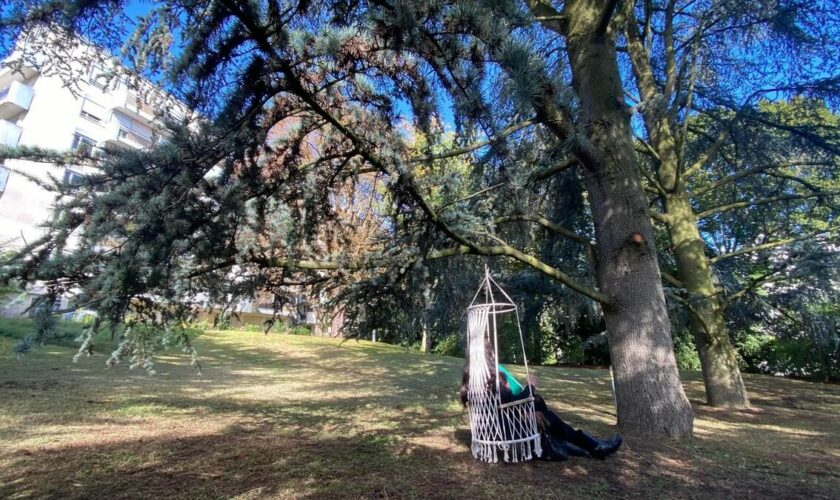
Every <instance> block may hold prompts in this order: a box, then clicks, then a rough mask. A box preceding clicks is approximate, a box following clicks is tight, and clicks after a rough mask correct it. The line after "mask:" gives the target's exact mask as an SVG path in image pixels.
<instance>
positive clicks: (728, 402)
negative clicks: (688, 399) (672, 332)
mask: <svg viewBox="0 0 840 500" xmlns="http://www.w3.org/2000/svg"><path fill="white" fill-rule="evenodd" d="M665 209H666V211H667V213H668V227H669V230H670V233H671V242H672V243H673V245H674V255H675V257H676V259H677V267H678V269H679V274H680V279H681V280H682V283H683V286H684V287H685V289H686V291H687V292H688V297H687V300H688V304H689V307H690V311H689V316H690V318H691V320H690V323H689V324H690V326H691V330H692V333H693V334H694V342H695V344H696V345H697V352H698V354H699V356H700V364H701V366H702V369H703V382H704V384H705V387H706V400H707V402H708V404H710V405H712V406H722V407H727V408H748V407H749V406H750V401H749V397H748V396H747V391H746V388H745V387H744V382H743V380H742V379H741V372H740V370H739V369H738V359H737V356H736V354H735V348H734V347H733V346H732V343H731V342H730V341H729V333H728V332H727V329H726V323H725V322H724V316H723V313H724V306H723V303H722V300H721V297H720V295H719V294H718V293H717V290H716V287H715V282H714V276H713V274H712V267H711V264H710V263H709V258H708V257H707V256H706V254H705V249H706V244H705V243H704V242H703V239H702V238H701V236H700V232H699V231H698V229H697V217H696V216H695V214H694V211H693V210H692V209H691V205H690V203H689V200H688V198H687V197H686V196H684V195H680V194H676V195H672V196H669V197H667V198H666V201H665Z"/></svg>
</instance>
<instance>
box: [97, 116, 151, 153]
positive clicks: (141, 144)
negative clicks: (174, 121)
mask: <svg viewBox="0 0 840 500" xmlns="http://www.w3.org/2000/svg"><path fill="white" fill-rule="evenodd" d="M105 131H106V132H105V136H106V139H105V140H104V141H103V142H104V146H110V147H118V148H124V147H130V148H134V149H146V148H150V147H152V146H154V145H155V139H154V138H153V137H152V136H151V134H148V133H146V132H141V131H139V130H136V129H132V128H129V127H126V126H125V125H123V124H122V123H120V122H119V121H117V120H111V121H110V122H108V124H107V125H106V126H105Z"/></svg>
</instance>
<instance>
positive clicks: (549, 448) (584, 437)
mask: <svg viewBox="0 0 840 500" xmlns="http://www.w3.org/2000/svg"><path fill="white" fill-rule="evenodd" d="M490 366H492V364H491V365H490ZM498 369H499V374H501V378H500V379H499V396H500V397H499V399H500V400H501V402H502V404H506V403H511V402H513V401H520V400H523V399H526V398H528V397H529V396H533V398H534V409H535V410H536V415H537V422H538V424H539V426H540V430H541V432H542V433H543V439H542V442H543V458H546V459H554V460H566V459H567V458H568V457H569V456H584V455H586V454H589V456H591V457H593V458H598V459H604V458H606V457H608V456H609V455H612V454H613V453H615V452H616V451H618V448H619V447H621V443H622V439H621V436H619V435H618V434H616V435H614V436H613V437H611V438H609V439H606V440H602V439H598V438H596V437H594V436H592V435H591V434H588V433H586V432H584V431H583V430H580V429H578V430H575V429H574V428H573V427H572V426H570V425H569V424H567V423H566V422H564V421H563V419H561V418H560V417H559V416H558V415H557V414H556V413H554V412H553V411H552V410H550V409H549V408H548V406H547V405H546V403H545V400H544V399H543V398H542V396H540V395H539V394H537V392H536V386H537V378H536V377H535V376H534V375H530V376H529V378H528V385H527V386H523V385H522V384H521V383H520V382H519V381H518V380H517V379H516V377H514V376H513V375H512V374H511V373H510V372H509V371H508V370H507V368H505V367H504V366H503V365H498ZM494 379H495V376H491V378H490V381H489V384H491V385H490V386H491V387H492V388H493V390H495V387H496V382H495V380H494ZM469 381H470V370H469V361H467V363H466V364H465V365H464V373H463V376H462V381H461V403H462V404H463V405H464V406H466V405H467V404H468V403H469V398H468V390H469Z"/></svg>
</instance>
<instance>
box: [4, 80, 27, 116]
mask: <svg viewBox="0 0 840 500" xmlns="http://www.w3.org/2000/svg"><path fill="white" fill-rule="evenodd" d="M30 104H32V87H30V86H29V85H27V84H25V83H21V82H19V81H17V80H13V81H12V82H11V84H10V85H9V86H8V87H6V88H4V89H0V120H4V119H7V118H11V117H13V116H15V115H17V114H18V113H20V112H22V111H26V110H28V109H29V105H30Z"/></svg>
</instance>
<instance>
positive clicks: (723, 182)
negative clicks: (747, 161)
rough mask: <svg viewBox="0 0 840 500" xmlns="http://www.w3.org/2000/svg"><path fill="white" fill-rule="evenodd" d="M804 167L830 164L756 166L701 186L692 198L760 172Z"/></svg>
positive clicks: (798, 163)
mask: <svg viewBox="0 0 840 500" xmlns="http://www.w3.org/2000/svg"><path fill="white" fill-rule="evenodd" d="M804 166H831V163H828V162H821V161H815V162H807V161H806V162H797V161H792V162H783V163H768V164H765V165H756V166H755V167H752V168H748V169H746V170H742V171H740V172H737V173H734V174H732V175H728V176H726V177H723V178H722V179H718V180H717V181H715V182H713V183H711V184H708V185H706V186H701V187H700V188H698V189H695V190H694V193H693V195H694V196H702V195H704V194H706V193H709V192H711V191H714V190H716V189H719V188H721V187H723V186H726V185H727V184H730V183H732V182H734V181H737V180H738V179H741V178H743V177H747V176H749V175H752V174H757V173H762V172H766V171H768V170H777V169H780V168H789V167H804Z"/></svg>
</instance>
